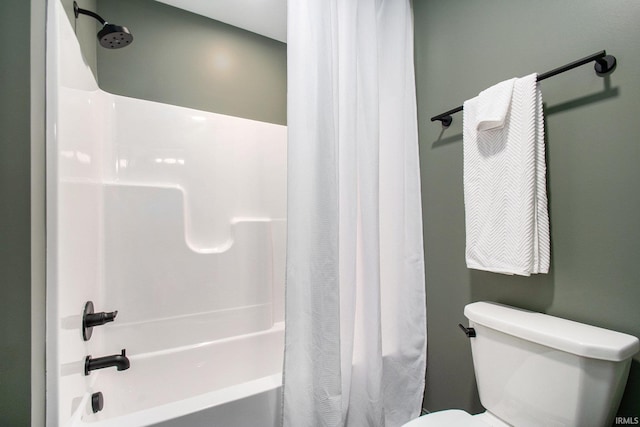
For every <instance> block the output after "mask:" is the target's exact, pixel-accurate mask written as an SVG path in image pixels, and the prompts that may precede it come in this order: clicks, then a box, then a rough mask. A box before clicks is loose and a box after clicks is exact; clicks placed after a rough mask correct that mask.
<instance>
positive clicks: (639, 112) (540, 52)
mask: <svg viewBox="0 0 640 427" xmlns="http://www.w3.org/2000/svg"><path fill="white" fill-rule="evenodd" d="M414 8H415V27H416V28H415V57H416V71H417V73H416V74H417V75H416V80H417V89H418V115H419V126H420V156H421V167H422V186H423V197H424V202H423V203H424V227H425V228H424V238H425V254H426V271H427V315H428V334H429V338H428V339H429V346H428V347H429V349H428V371H427V390H426V392H425V407H426V408H427V409H428V410H440V409H443V408H453V407H459V408H465V409H467V410H469V411H472V412H477V411H480V410H482V408H481V406H480V403H479V400H478V397H477V394H476V391H475V380H474V376H473V367H472V361H471V356H470V346H469V342H468V339H467V338H466V337H465V336H464V335H463V334H462V333H461V332H460V331H459V330H458V328H457V326H456V325H457V323H458V322H466V319H465V318H464V316H463V308H464V306H465V305H466V304H468V303H470V302H472V301H478V300H488V301H498V302H502V303H505V304H511V305H514V306H518V307H523V308H527V309H533V310H539V311H543V312H547V313H549V314H552V315H556V316H560V317H566V318H569V319H573V320H577V321H581V322H585V323H590V324H594V325H597V326H601V327H605V328H610V329H614V330H618V331H621V332H626V333H629V334H632V335H636V336H640V274H639V273H638V260H639V259H640V226H639V225H640V224H639V218H640V214H639V213H638V212H640V190H639V189H638V185H639V184H640V167H639V166H638V164H639V162H640V120H639V119H638V118H639V117H640V44H639V43H638V41H639V40H640V25H638V22H640V2H637V1H634V0H626V1H622V0H615V1H606V2H603V1H600V0H571V1H569V0H566V1H562V2H558V1H555V0H540V1H535V2H532V1H525V0H517V1H500V0H484V1H471V0H452V1H446V2H444V1H440V0H415V2H414ZM601 49H606V50H607V51H608V52H609V53H611V54H614V55H616V56H617V58H618V68H617V70H616V71H615V72H614V73H613V74H612V75H611V76H610V77H607V78H604V79H602V78H600V77H597V76H596V75H595V73H594V72H593V67H592V66H591V65H585V66H584V67H581V68H579V69H576V70H573V71H570V72H568V73H565V74H562V75H559V76H556V77H554V78H552V79H549V80H545V81H544V82H543V83H541V84H542V92H543V99H544V102H545V104H546V108H545V120H546V126H547V144H548V145H547V147H548V154H547V156H548V189H549V198H550V217H551V234H552V268H551V272H550V273H549V274H548V275H538V276H535V277H531V278H525V277H511V276H504V275H499V274H493V273H488V272H481V271H474V270H468V269H467V268H466V267H465V260H464V249H465V241H464V239H465V231H464V205H463V190H462V136H461V132H462V127H461V125H462V114H461V113H458V114H456V115H455V116H454V122H453V124H452V126H451V127H450V128H449V129H447V130H445V131H443V130H442V127H441V126H440V125H439V124H438V123H432V122H430V121H429V118H430V117H431V116H434V115H436V114H439V113H441V112H444V111H446V110H448V109H451V108H454V107H457V106H458V105H461V104H462V102H463V101H464V100H465V99H468V98H471V97H473V96H475V95H476V94H477V93H478V92H479V91H480V90H482V89H485V88H486V87H488V86H490V85H492V84H494V83H497V82H499V81H502V80H504V79H507V78H510V77H517V76H523V75H526V74H529V73H531V72H540V73H542V72H545V71H548V70H550V69H553V68H555V67H557V66H560V65H563V64H565V63H568V62H570V61H573V60H575V59H579V58H581V57H583V56H587V55H589V54H591V53H594V52H596V51H599V50H601ZM639 360H640V358H639V356H638V355H636V356H635V359H634V362H633V364H632V370H631V376H630V378H629V382H628V385H627V388H626V392H625V396H624V399H623V402H622V405H621V408H620V411H619V413H620V414H621V415H627V416H640V407H638V402H640V363H639V362H638V361H639Z"/></svg>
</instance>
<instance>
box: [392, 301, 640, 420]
mask: <svg viewBox="0 0 640 427" xmlns="http://www.w3.org/2000/svg"><path fill="white" fill-rule="evenodd" d="M464 314H465V316H466V317H467V318H468V319H469V329H468V331H471V333H470V334H468V335H469V336H470V340H471V353H472V356H473V365H474V370H475V376H476V382H477V384H478V394H479V396H480V402H481V403H482V405H483V406H484V407H485V408H486V412H484V413H482V414H478V415H471V414H469V413H467V412H465V411H462V410H459V409H449V410H445V411H438V412H433V413H430V414H427V415H423V416H421V417H420V418H416V419H414V420H412V421H409V422H408V423H406V424H404V426H403V427H457V426H460V427H509V426H518V427H537V426H565V427H602V426H609V425H611V424H612V422H613V419H614V417H615V414H616V411H617V409H618V406H619V404H620V399H621V398H622V393H623V391H624V387H625V385H626V382H627V377H628V375H629V368H630V366H631V357H632V356H633V355H634V354H635V353H637V352H638V350H640V341H638V338H636V337H634V336H631V335H627V334H623V333H620V332H615V331H611V330H608V329H603V328H598V327H595V326H590V325H585V324H582V323H578V322H574V321H571V320H566V319H561V318H558V317H553V316H549V315H546V314H542V313H536V312H532V311H527V310H521V309H518V308H514V307H509V306H506V305H502V304H496V303H489V302H476V303H472V304H469V305H467V306H466V307H465V309H464Z"/></svg>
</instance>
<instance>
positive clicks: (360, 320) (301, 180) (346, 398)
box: [283, 0, 426, 427]
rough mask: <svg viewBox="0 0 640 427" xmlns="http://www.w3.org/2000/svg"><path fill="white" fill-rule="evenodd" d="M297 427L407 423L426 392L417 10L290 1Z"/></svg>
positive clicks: (290, 399) (290, 360)
mask: <svg viewBox="0 0 640 427" xmlns="http://www.w3.org/2000/svg"><path fill="white" fill-rule="evenodd" d="M287 43H288V50H287V52H288V58H287V61H288V64H289V65H288V123H287V125H288V132H289V135H288V147H289V148H288V161H287V167H288V174H289V176H288V243H287V244H288V246H287V285H286V286H287V287H286V323H285V324H286V338H285V341H286V342H285V363H284V400H283V409H284V410H283V423H284V426H285V427H305V426H310V427H311V426H313V427H320V426H345V427H367V426H371V427H381V426H386V427H394V426H399V425H401V424H403V423H405V422H407V421H408V420H409V419H411V418H413V417H416V416H418V415H419V412H420V406H421V405H420V404H421V402H422V395H423V391H424V373H425V362H426V360H425V358H426V318H425V290H424V261H423V249H422V223H421V221H422V217H421V201H420V173H419V164H418V137H417V119H416V99H415V83H414V72H413V21H412V13H411V5H410V2H409V0H289V1H288V41H287Z"/></svg>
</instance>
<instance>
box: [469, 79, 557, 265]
mask: <svg viewBox="0 0 640 427" xmlns="http://www.w3.org/2000/svg"><path fill="white" fill-rule="evenodd" d="M536 79H537V75H536V74H531V75H529V76H526V77H523V78H520V79H516V80H515V82H514V83H513V91H512V92H513V93H512V96H511V102H510V106H508V108H507V114H506V117H505V120H504V126H503V127H501V128H497V129H492V130H482V131H479V130H478V117H479V116H480V118H482V117H483V116H482V113H483V112H485V111H490V110H491V108H493V107H490V108H489V107H487V106H484V105H480V102H481V101H491V99H490V97H483V99H481V98H480V97H476V98H473V99H470V100H468V101H466V102H465V103H464V117H463V147H464V203H465V222H466V234H467V235H466V244H467V247H466V261H467V267H469V268H473V269H477V270H487V271H493V272H496V273H504V274H519V275H524V276H529V275H530V274H533V273H547V272H548V271H549V262H550V242H549V214H548V211H547V194H546V167H545V148H544V122H543V115H542V94H541V92H540V89H539V88H538V84H537V82H536ZM502 89H504V86H503V88H502ZM490 92H491V91H488V92H487V93H490ZM500 93H502V94H503V93H504V90H501V91H500Z"/></svg>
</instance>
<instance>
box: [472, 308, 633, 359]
mask: <svg viewBox="0 0 640 427" xmlns="http://www.w3.org/2000/svg"><path fill="white" fill-rule="evenodd" d="M464 315H465V316H466V317H467V318H468V319H469V320H471V321H472V322H474V323H476V324H479V325H483V326H485V327H488V328H492V329H495V330H497V331H500V332H503V333H505V334H509V335H513V336H515V337H519V338H522V339H524V340H527V341H531V342H535V343H537V344H541V345H546V346H548V347H551V348H555V349H558V350H562V351H565V352H568V353H573V354H576V355H578V356H583V357H588V358H592V359H602V360H610V361H616V362H619V361H622V360H626V359H628V358H630V357H631V356H633V355H634V354H636V353H637V352H638V350H640V341H638V338H636V337H634V336H632V335H627V334H623V333H621V332H615V331H611V330H609V329H604V328H599V327H596V326H591V325H586V324H584V323H579V322H574V321H572V320H567V319H562V318H560V317H554V316H550V315H548V314H543V313H537V312H534V311H528V310H523V309H519V308H514V307H509V306H507V305H503V304H498V303H492V302H474V303H471V304H468V305H467V306H465V308H464Z"/></svg>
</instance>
